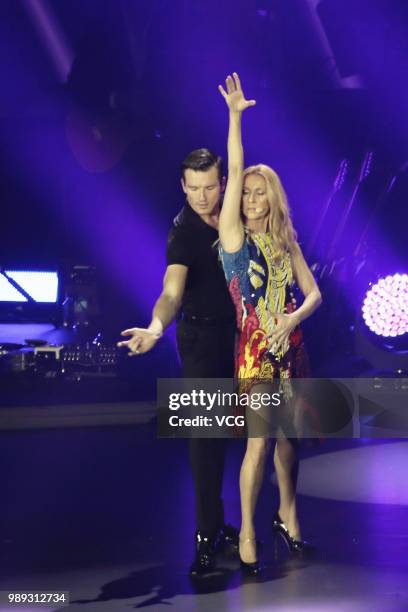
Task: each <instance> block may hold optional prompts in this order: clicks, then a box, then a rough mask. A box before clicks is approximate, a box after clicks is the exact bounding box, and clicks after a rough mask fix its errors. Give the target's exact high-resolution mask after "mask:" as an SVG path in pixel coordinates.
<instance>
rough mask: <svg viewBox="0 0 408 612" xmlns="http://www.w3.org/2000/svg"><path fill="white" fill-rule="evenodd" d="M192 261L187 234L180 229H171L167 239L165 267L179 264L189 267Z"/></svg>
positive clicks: (189, 240)
mask: <svg viewBox="0 0 408 612" xmlns="http://www.w3.org/2000/svg"><path fill="white" fill-rule="evenodd" d="M192 259H193V251H192V245H191V239H190V237H189V234H188V232H186V231H185V230H184V229H183V228H180V227H172V228H171V230H170V232H169V236H168V238H167V249H166V262H167V265H168V266H171V265H172V264H180V265H182V266H187V267H190V266H191V264H192Z"/></svg>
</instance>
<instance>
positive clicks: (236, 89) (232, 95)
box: [218, 72, 256, 113]
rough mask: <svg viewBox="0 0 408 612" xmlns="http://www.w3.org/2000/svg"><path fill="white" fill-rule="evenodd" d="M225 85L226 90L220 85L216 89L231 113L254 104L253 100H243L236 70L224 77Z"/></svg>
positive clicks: (239, 111)
mask: <svg viewBox="0 0 408 612" xmlns="http://www.w3.org/2000/svg"><path fill="white" fill-rule="evenodd" d="M233 77H234V78H233ZM225 86H226V88H227V91H225V89H224V88H223V86H222V85H218V89H219V91H220V93H221V95H222V96H223V98H224V100H225V102H226V103H227V106H228V108H229V109H230V112H231V113H242V111H244V110H245V109H247V108H249V107H250V106H255V104H256V101H255V100H245V96H244V92H243V91H242V87H241V82H240V80H239V76H238V74H237V73H236V72H233V73H232V77H231V76H230V75H228V76H227V78H226V79H225Z"/></svg>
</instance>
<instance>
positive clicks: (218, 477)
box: [177, 321, 235, 537]
mask: <svg viewBox="0 0 408 612" xmlns="http://www.w3.org/2000/svg"><path fill="white" fill-rule="evenodd" d="M234 341H235V327H234V325H233V324H231V323H228V324H223V325H208V324H206V325H202V324H198V323H194V324H193V323H186V322H185V321H181V322H179V323H177V345H178V349H179V353H180V357H181V362H182V367H183V376H184V377H185V378H232V377H233V375H234ZM189 455H190V463H191V469H192V473H193V480H194V488H195V496H196V516H197V529H198V530H200V531H201V532H202V533H204V534H205V535H208V536H209V537H213V536H214V535H215V534H216V532H217V530H218V529H219V528H220V527H221V526H222V525H223V524H224V506H223V502H222V479H223V472H224V458H225V440H224V439H222V438H190V440H189Z"/></svg>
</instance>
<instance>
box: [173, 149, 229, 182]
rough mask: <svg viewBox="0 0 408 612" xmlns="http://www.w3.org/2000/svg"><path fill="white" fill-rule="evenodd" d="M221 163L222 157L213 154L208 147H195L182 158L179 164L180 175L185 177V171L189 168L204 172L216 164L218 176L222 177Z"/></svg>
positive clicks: (222, 163)
mask: <svg viewBox="0 0 408 612" xmlns="http://www.w3.org/2000/svg"><path fill="white" fill-rule="evenodd" d="M223 165H224V162H223V160H222V157H220V156H219V155H215V153H213V152H212V151H209V150H208V149H195V150H194V151H191V153H189V154H188V155H187V157H186V158H185V159H184V160H183V162H182V164H181V176H182V177H183V179H185V171H186V170H188V169H189V168H190V170H199V171H201V172H206V170H209V169H210V168H212V167H213V166H216V168H217V170H218V178H219V179H220V181H221V179H222V177H223Z"/></svg>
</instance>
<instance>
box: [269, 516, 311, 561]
mask: <svg viewBox="0 0 408 612" xmlns="http://www.w3.org/2000/svg"><path fill="white" fill-rule="evenodd" d="M272 528H273V530H274V531H275V533H277V534H279V535H280V536H281V538H282V539H283V541H284V542H285V544H286V546H287V547H288V550H289V552H290V553H293V554H310V553H312V552H314V550H315V548H314V546H313V545H312V544H310V542H307V541H306V540H295V538H292V536H291V535H290V533H289V530H288V528H287V527H286V525H285V523H284V522H283V521H282V519H281V517H280V516H279V513H278V512H277V513H276V514H275V516H274V517H273V521H272Z"/></svg>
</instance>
